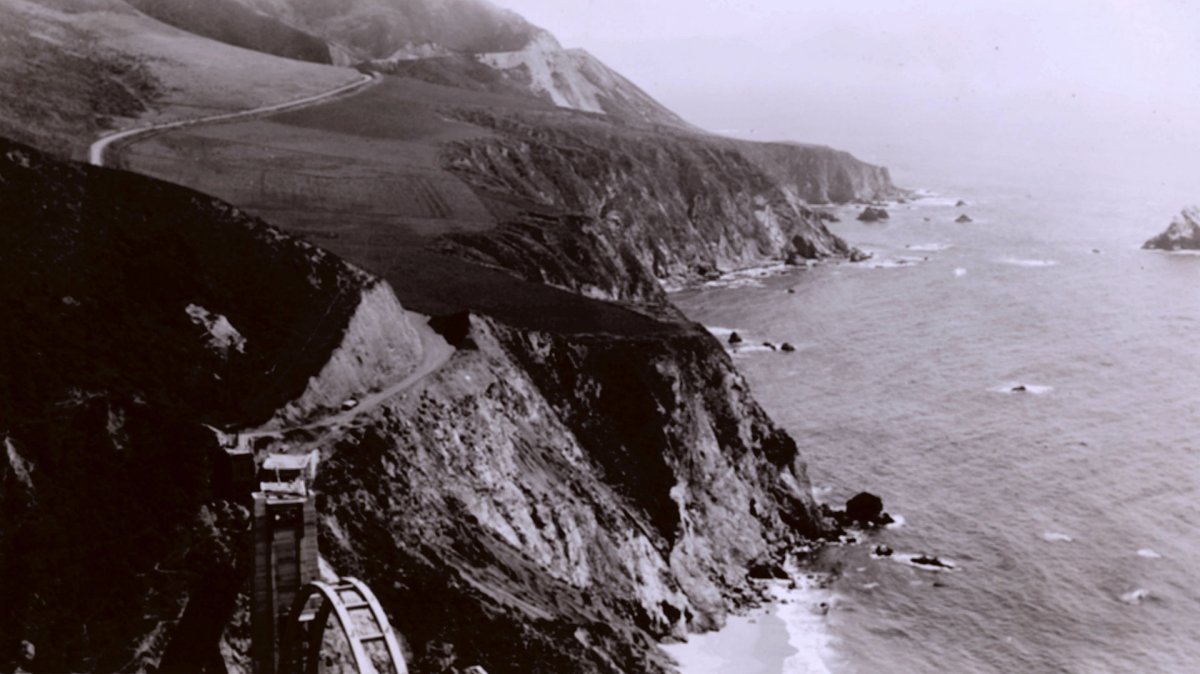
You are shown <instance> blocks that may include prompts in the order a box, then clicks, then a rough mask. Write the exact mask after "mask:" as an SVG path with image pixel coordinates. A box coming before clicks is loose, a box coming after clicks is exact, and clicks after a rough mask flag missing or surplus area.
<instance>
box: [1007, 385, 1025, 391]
mask: <svg viewBox="0 0 1200 674" xmlns="http://www.w3.org/2000/svg"><path fill="white" fill-rule="evenodd" d="M1009 390H1011V391H1012V392H1013V393H1025V392H1026V391H1028V390H1029V389H1028V388H1026V387H1025V385H1024V384H1017V385H1016V386H1014V387H1012V388H1011V389H1009Z"/></svg>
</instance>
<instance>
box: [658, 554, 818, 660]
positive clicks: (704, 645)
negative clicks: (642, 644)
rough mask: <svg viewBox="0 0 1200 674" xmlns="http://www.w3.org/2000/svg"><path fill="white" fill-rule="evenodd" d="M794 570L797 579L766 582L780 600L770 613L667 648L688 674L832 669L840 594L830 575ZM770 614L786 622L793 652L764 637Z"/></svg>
mask: <svg viewBox="0 0 1200 674" xmlns="http://www.w3.org/2000/svg"><path fill="white" fill-rule="evenodd" d="M788 572H789V573H790V574H791V575H792V578H793V579H794V580H792V581H768V582H767V583H766V585H767V590H768V593H769V595H770V596H771V597H772V599H773V600H774V603H773V604H771V605H770V606H768V607H767V608H766V610H765V614H766V617H763V613H764V612H763V611H759V612H758V613H757V616H753V615H742V616H733V617H730V618H729V620H728V622H727V623H726V626H725V627H724V628H723V629H721V630H718V631H716V632H709V633H707V634H693V635H690V636H689V637H688V640H687V642H685V643H682V644H665V645H662V646H661V648H662V650H663V651H665V652H666V653H667V654H668V655H669V656H671V657H672V658H673V659H674V660H675V661H676V662H678V663H679V670H680V672H682V674H724V673H725V672H736V671H747V670H753V671H778V672H787V673H789V674H791V673H796V674H800V673H801V672H804V673H811V674H829V672H830V671H831V668H830V663H833V662H834V661H835V657H836V656H835V654H834V650H833V644H834V639H833V635H832V633H831V632H830V630H829V628H828V625H827V624H826V621H827V619H828V618H827V614H828V613H829V612H830V611H832V610H836V606H837V602H838V600H837V597H836V596H835V595H834V594H833V592H832V591H831V590H830V589H829V585H830V582H829V579H828V578H826V577H823V576H820V575H812V574H808V575H806V574H803V573H801V572H799V571H798V570H797V569H795V568H793V567H791V566H789V567H788ZM769 618H777V619H778V620H780V621H781V622H783V624H784V629H785V630H786V633H787V634H786V639H787V645H788V646H790V647H791V650H792V651H793V652H792V653H790V654H788V653H781V652H779V649H778V648H777V645H775V646H776V647H775V648H772V646H773V645H772V644H769V643H764V642H763V639H764V637H767V636H768V635H769V632H766V631H764V624H765V623H766V622H767V620H768V619H769ZM764 646H765V647H766V648H765V649H764ZM764 667H766V669H763V668H764Z"/></svg>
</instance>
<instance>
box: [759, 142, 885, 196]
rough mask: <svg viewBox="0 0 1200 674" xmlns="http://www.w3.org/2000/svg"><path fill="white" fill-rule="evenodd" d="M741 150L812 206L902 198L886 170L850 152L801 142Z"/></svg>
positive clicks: (760, 145) (764, 144)
mask: <svg viewBox="0 0 1200 674" xmlns="http://www.w3.org/2000/svg"><path fill="white" fill-rule="evenodd" d="M741 147H742V150H743V151H744V152H745V153H746V154H747V156H749V157H751V158H752V159H753V160H754V161H755V163H757V164H758V165H759V166H761V167H762V168H763V170H764V171H766V172H767V173H768V174H769V175H770V176H771V177H772V178H774V179H775V180H776V181H778V182H779V184H780V185H781V186H783V188H784V189H787V190H789V191H791V192H792V193H793V194H795V195H796V196H798V197H800V198H801V199H803V200H804V201H806V202H808V203H811V204H826V203H837V204H841V203H847V202H851V201H866V202H870V201H881V200H886V199H892V198H895V197H898V196H902V195H903V194H904V193H905V191H904V190H901V189H898V188H897V187H896V186H895V185H893V184H892V177H891V175H890V174H889V173H888V170H887V168H886V167H883V166H873V165H871V164H867V163H865V162H862V161H859V160H858V159H855V158H854V156H853V155H851V154H850V153H849V152H843V151H841V150H835V149H833V148H829V147H824V146H820V145H801V144H798V143H749V142H747V143H743V144H742V146H741Z"/></svg>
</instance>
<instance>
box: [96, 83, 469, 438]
mask: <svg viewBox="0 0 1200 674" xmlns="http://www.w3.org/2000/svg"><path fill="white" fill-rule="evenodd" d="M381 79H382V78H381V76H380V75H379V74H378V73H369V74H364V75H363V76H362V77H361V78H360V79H358V80H357V81H354V82H351V83H349V84H345V85H342V86H340V87H337V88H336V89H330V90H329V91H325V92H322V93H319V94H314V95H312V96H306V97H304V98H299V99H295V100H291V101H284V102H283V103H274V104H272V105H265V106H262V107H258V108H252V109H250V110H241V111H238V112H227V113H221V114H219V115H210V116H208V117H196V118H193V119H182V120H178V121H174V122H166V123H163V124H152V125H149V126H143V127H137V128H133V129H126V130H124V131H117V132H115V133H110V134H108V135H106V136H103V137H101V138H99V139H98V140H96V142H94V143H92V144H91V146H90V147H89V148H88V163H89V164H92V165H93V166H105V165H106V160H107V159H110V157H108V155H109V154H111V152H110V151H111V149H112V147H113V145H114V143H118V142H121V141H129V140H131V139H134V138H137V137H138V136H143V135H148V134H152V133H160V132H163V131H174V130H176V129H185V128H189V127H193V126H200V125H203V124H220V123H224V122H232V121H237V120H244V119H250V118H253V117H260V116H265V115H271V114H274V113H278V112H285V111H288V110H296V109H299V108H305V107H309V106H312V105H319V104H322V103H327V102H330V101H332V100H333V99H335V98H339V97H341V96H344V95H347V94H351V93H357V92H359V91H361V90H364V89H366V88H367V87H369V86H372V85H374V84H376V83H378V82H380V81H381ZM408 317H409V320H410V321H411V323H412V325H413V327H414V328H415V329H416V330H417V333H418V334H419V336H420V340H421V362H420V363H418V364H417V367H416V368H415V369H414V370H413V371H412V372H410V373H409V374H408V375H407V376H405V377H404V378H403V379H401V380H399V381H397V382H395V383H393V384H391V385H389V386H387V387H386V388H384V389H382V390H380V391H377V392H375V393H370V394H368V395H365V396H363V397H362V398H359V399H358V404H357V405H355V406H354V407H352V408H350V409H348V410H342V411H339V412H337V413H334V414H330V415H328V416H325V417H322V418H320V419H318V420H317V421H313V422H310V423H307V424H301V425H298V426H292V427H287V428H272V427H271V425H272V424H271V422H268V423H267V425H265V426H262V427H260V428H257V429H249V430H245V431H240V432H237V434H236V435H237V437H238V438H239V442H242V443H247V442H248V441H250V440H253V439H255V438H262V437H282V436H283V435H284V434H285V433H288V432H290V431H297V430H316V429H319V428H324V429H334V428H338V427H340V426H342V425H344V424H347V423H349V422H350V421H353V420H354V418H355V417H357V416H358V415H360V414H362V413H364V412H367V411H369V410H371V409H373V408H375V407H378V406H379V404H380V403H382V402H384V401H386V400H388V399H390V398H392V397H393V396H395V395H398V394H399V393H401V392H403V391H405V390H407V389H409V388H411V387H412V386H413V385H415V384H416V383H418V382H420V381H421V380H423V379H425V378H426V377H428V376H429V375H431V374H433V373H434V372H437V371H438V370H439V369H441V367H442V366H443V365H445V364H446V361H448V360H450V356H452V355H454V351H455V349H454V347H453V346H451V345H450V344H449V343H448V342H446V340H445V339H443V338H442V336H441V335H439V334H438V333H437V332H436V331H434V330H433V328H431V327H429V324H428V319H429V317H428V316H424V315H422V314H418V313H416V312H412V311H410V312H408ZM210 428H212V427H210ZM212 430H213V431H214V432H216V433H218V435H220V436H221V437H227V434H225V433H224V432H222V431H219V430H217V429H215V428H212Z"/></svg>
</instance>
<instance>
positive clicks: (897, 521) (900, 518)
mask: <svg viewBox="0 0 1200 674" xmlns="http://www.w3.org/2000/svg"><path fill="white" fill-rule="evenodd" d="M907 522H908V520H906V519H904V515H899V514H896V515H892V523H891V524H888V525H886V526H884V528H885V529H899V528H900V527H902V526H904V525H905V524H906V523H907Z"/></svg>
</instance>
